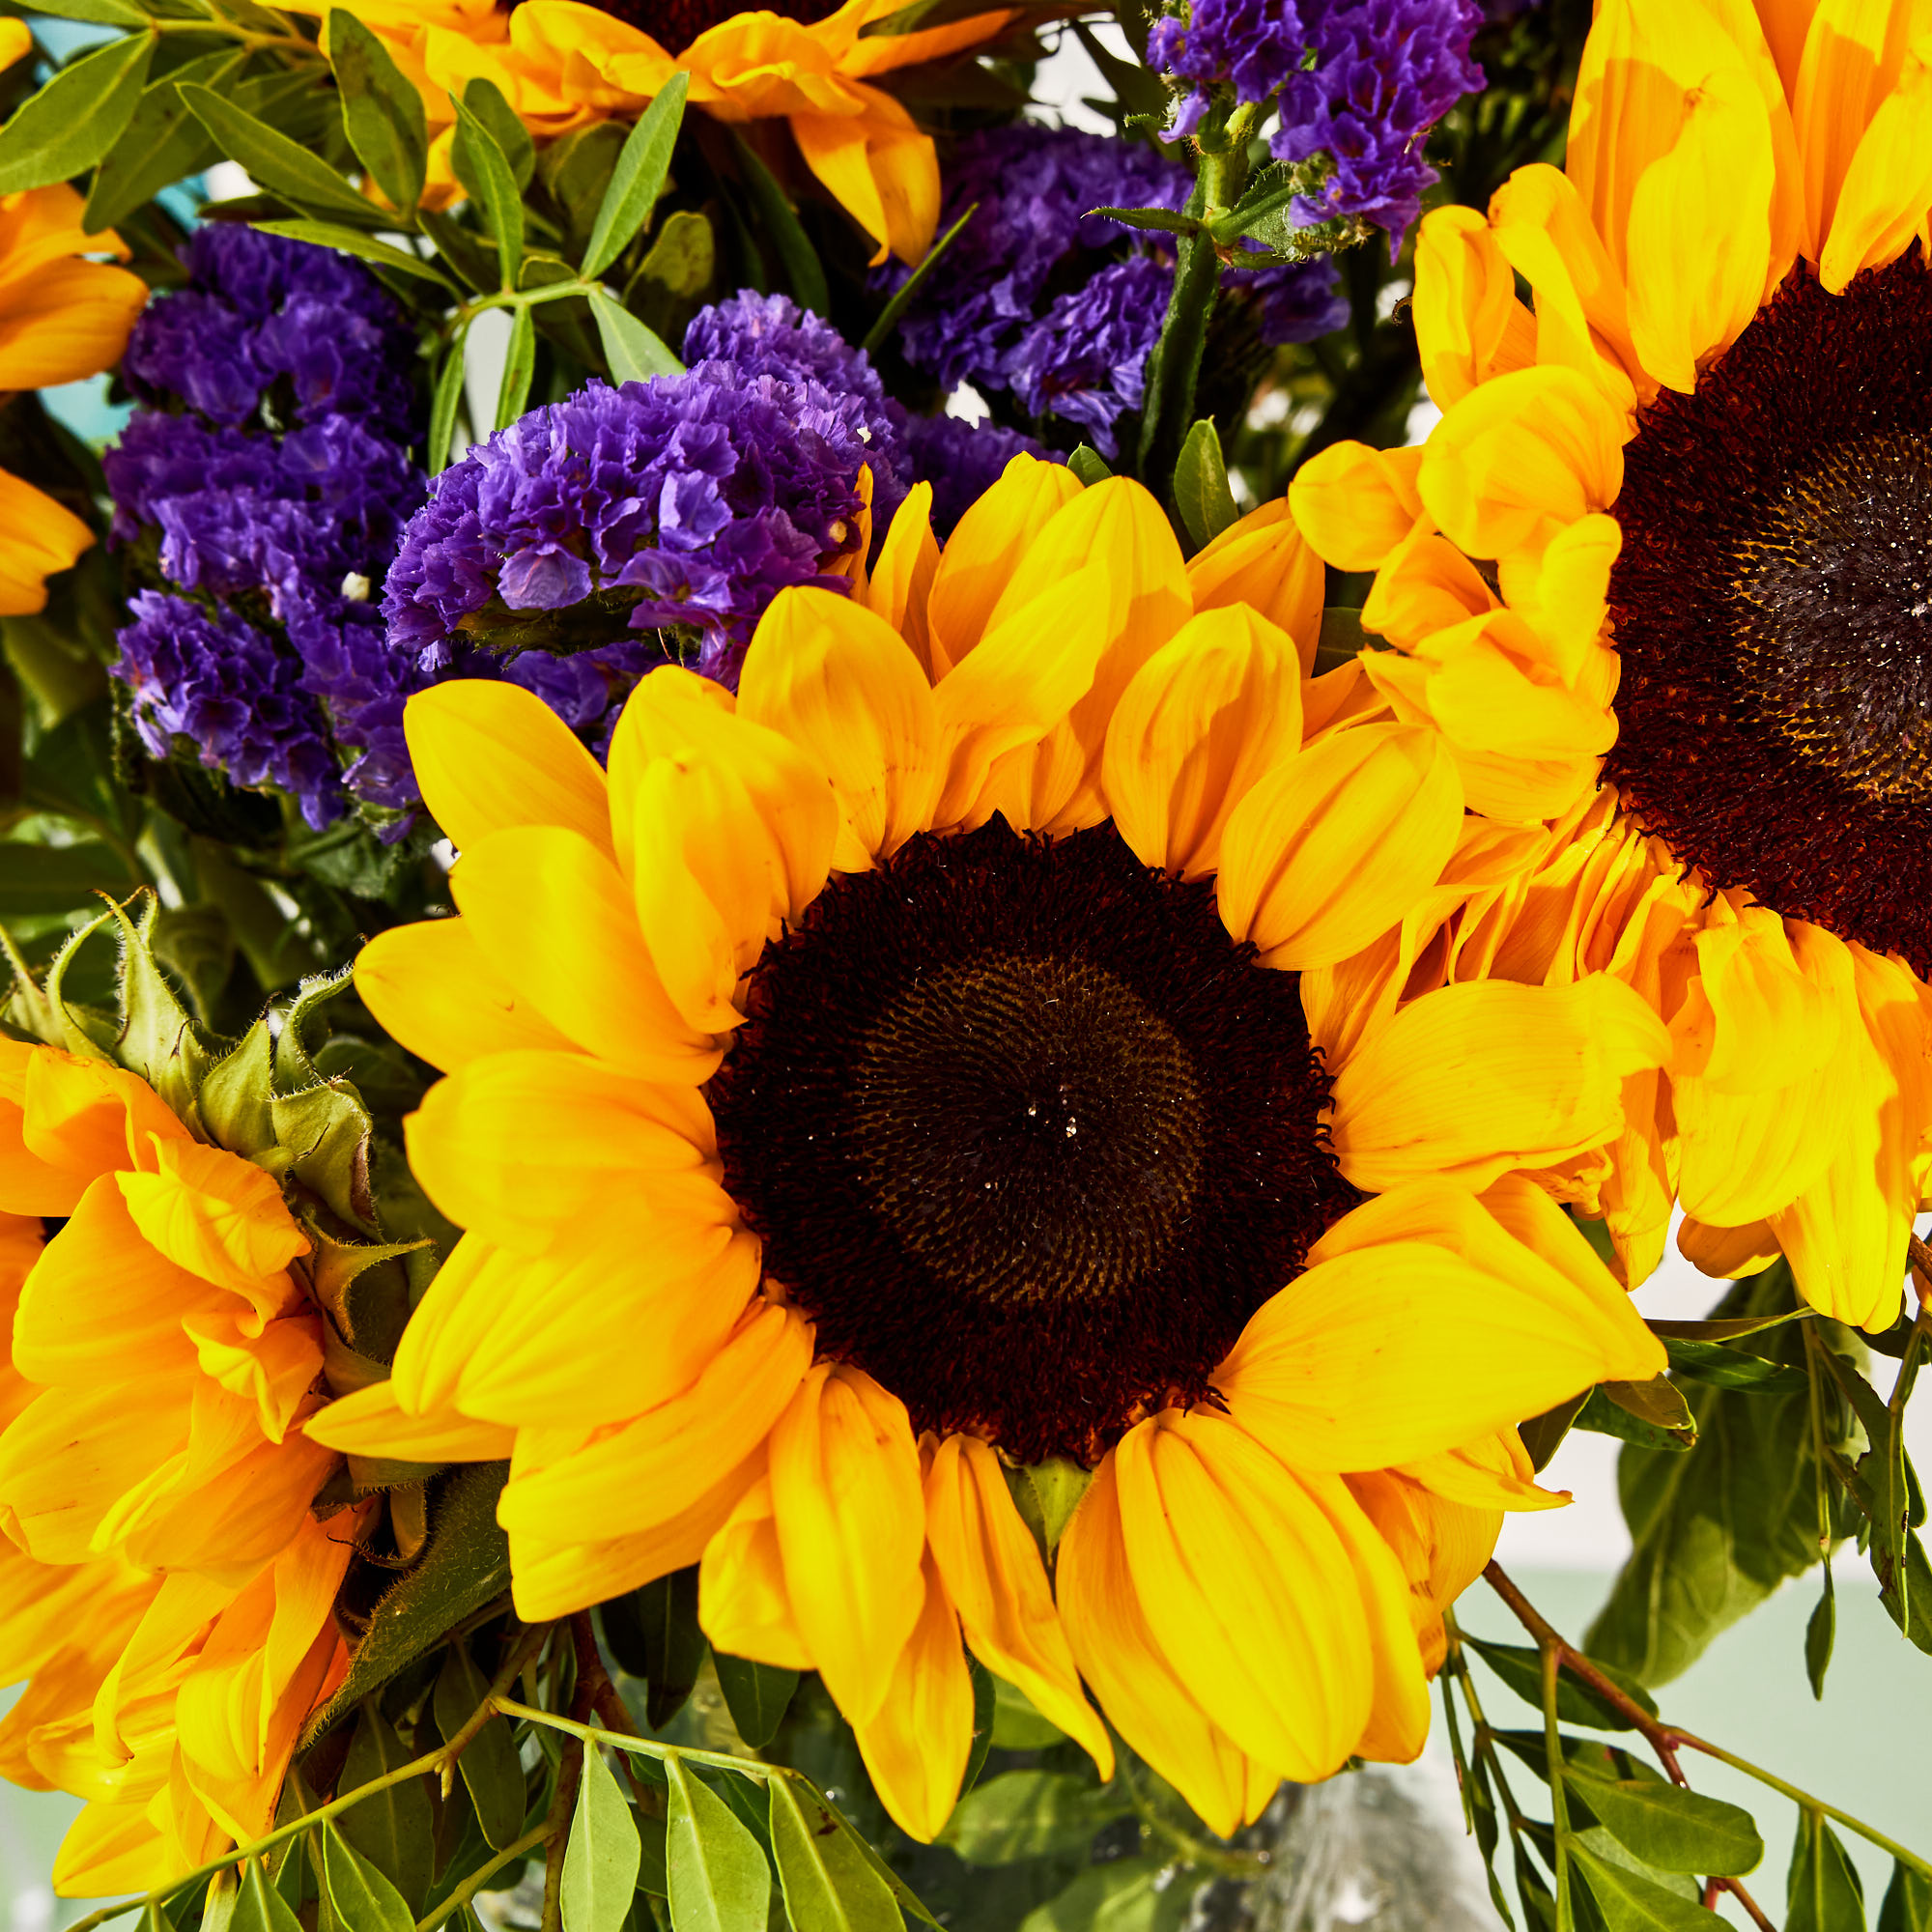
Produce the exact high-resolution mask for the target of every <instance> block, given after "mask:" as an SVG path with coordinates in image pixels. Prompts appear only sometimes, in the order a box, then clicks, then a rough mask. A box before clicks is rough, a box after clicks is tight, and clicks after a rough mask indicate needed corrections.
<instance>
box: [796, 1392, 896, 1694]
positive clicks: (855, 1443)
mask: <svg viewBox="0 0 1932 1932" xmlns="http://www.w3.org/2000/svg"><path fill="white" fill-rule="evenodd" d="M771 1475H772V1501H773V1505H774V1507H775V1510H776V1513H777V1518H778V1536H779V1548H780V1549H781V1551H782V1552H783V1555H784V1567H785V1581H786V1585H787V1587H788V1588H789V1590H790V1592H791V1602H792V1613H793V1615H794V1616H795V1617H796V1619H797V1622H798V1629H799V1634H800V1635H801V1636H802V1637H803V1638H804V1639H805V1642H806V1646H807V1648H808V1649H809V1650H810V1653H811V1656H812V1659H813V1661H814V1662H816V1664H817V1666H818V1670H819V1674H820V1675H821V1676H822V1677H823V1678H824V1679H825V1688H826V1689H827V1690H829V1691H831V1693H832V1695H833V1698H834V1699H835V1700H836V1702H837V1703H838V1708H839V1710H840V1711H842V1712H843V1713H844V1714H845V1717H846V1719H847V1721H848V1722H850V1723H852V1724H854V1725H858V1724H863V1723H867V1722H868V1721H869V1720H870V1719H872V1718H873V1717H874V1716H876V1715H877V1713H878V1710H879V1707H880V1706H881V1705H882V1704H883V1703H884V1702H885V1698H886V1693H887V1691H888V1690H890V1689H891V1688H892V1681H893V1675H894V1671H895V1667H896V1665H897V1662H898V1658H899V1653H900V1652H901V1651H902V1650H904V1648H905V1646H906V1644H907V1642H908V1641H909V1640H910V1639H911V1636H912V1634H913V1631H914V1629H915V1627H916V1626H917V1624H918V1622H919V1618H920V1614H921V1607H922V1603H923V1592H922V1590H921V1587H920V1556H921V1552H922V1550H923V1548H924V1544H925V1505H924V1499H923V1495H922V1493H921V1485H920V1469H919V1451H918V1450H917V1448H915V1447H914V1444H913V1438H912V1428H911V1425H910V1424H909V1423H908V1422H907V1420H906V1413H905V1406H904V1405H903V1404H902V1403H901V1402H900V1401H899V1400H898V1398H897V1397H896V1396H894V1395H891V1394H888V1393H887V1391H886V1390H884V1389H882V1388H881V1387H880V1386H879V1385H878V1383H877V1382H875V1381H874V1380H873V1379H872V1378H871V1377H870V1376H868V1375H866V1374H865V1373H864V1372H863V1371H862V1370H858V1369H849V1368H844V1367H837V1366H834V1365H832V1364H830V1363H820V1364H818V1365H817V1366H816V1367H814V1368H813V1369H812V1370H811V1371H810V1374H809V1375H808V1376H807V1377H806V1378H805V1381H804V1383H803V1385H802V1386H801V1387H800V1389H799V1391H798V1393H797V1395H796V1396H795V1397H794V1398H793V1399H792V1404H791V1406H790V1407H789V1408H788V1409H787V1410H786V1411H785V1413H784V1415H783V1416H782V1417H781V1419H780V1421H779V1423H778V1426H777V1427H776V1428H775V1429H774V1430H773V1431H772V1438H771Z"/></svg>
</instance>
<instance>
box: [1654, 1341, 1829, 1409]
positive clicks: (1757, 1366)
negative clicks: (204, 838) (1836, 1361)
mask: <svg viewBox="0 0 1932 1932" xmlns="http://www.w3.org/2000/svg"><path fill="white" fill-rule="evenodd" d="M1663 1347H1664V1350H1665V1351H1666V1352H1667V1353H1668V1354H1669V1356H1670V1368H1671V1372H1672V1374H1674V1375H1680V1376H1688V1377H1689V1378H1690V1379H1691V1380H1692V1381H1699V1382H1709V1383H1710V1385H1711V1386H1712V1387H1713V1388H1738V1389H1750V1388H1754V1389H1764V1390H1767V1391H1769V1392H1771V1393H1774V1394H1779V1395H1788V1394H1793V1393H1795V1392H1797V1391H1799V1390H1801V1389H1805V1388H1808V1387H1809V1386H1810V1384H1809V1382H1808V1381H1807V1379H1806V1378H1805V1376H1804V1372H1803V1371H1802V1370H1799V1369H1793V1368H1788V1367H1786V1366H1785V1365H1784V1364H1783V1363H1782V1362H1767V1361H1766V1360H1765V1359H1764V1357H1763V1356H1762V1355H1747V1354H1746V1353H1745V1352H1744V1350H1742V1349H1726V1348H1724V1347H1722V1346H1721V1345H1720V1344H1719V1343H1717V1342H1695V1341H1691V1340H1690V1339H1688V1338H1682V1337H1678V1338H1672V1337H1666V1338H1665V1340H1664V1344H1663Z"/></svg>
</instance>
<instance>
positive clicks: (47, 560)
mask: <svg viewBox="0 0 1932 1932" xmlns="http://www.w3.org/2000/svg"><path fill="white" fill-rule="evenodd" d="M0 531H4V532H5V534H4V535H0V617H24V616H30V615H32V614H33V613H34V612H35V611H44V610H45V609H46V605H47V579H48V578H50V577H52V576H53V575H55V573H56V572H58V571H63V570H66V569H67V568H68V567H69V565H71V563H73V562H74V561H76V559H78V558H79V557H80V556H81V555H82V554H83V553H85V552H86V551H88V550H90V549H91V548H92V547H93V544H94V532H93V531H92V530H91V529H89V528H88V526H86V525H85V524H84V523H83V522H82V521H81V520H80V519H79V518H78V517H76V516H75V515H74V513H73V512H72V511H71V510H70V509H69V508H68V507H67V505H66V504H65V503H60V502H56V501H55V500H54V498H53V497H49V496H48V495H47V494H46V492H45V491H44V490H36V489H35V488H34V486H33V485H32V484H31V483H27V482H24V481H22V480H21V478H19V477H18V476H14V475H12V474H10V473H9V472H8V471H7V470H4V469H0Z"/></svg>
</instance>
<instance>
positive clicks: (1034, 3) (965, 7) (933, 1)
mask: <svg viewBox="0 0 1932 1932" xmlns="http://www.w3.org/2000/svg"><path fill="white" fill-rule="evenodd" d="M985 11H986V4H985V0H912V4H911V5H910V6H907V7H901V8H900V9H899V10H898V12H897V13H896V14H887V15H886V17H885V18H884V19H883V20H872V21H868V22H867V24H866V25H865V26H863V27H861V28H860V29H859V38H860V39H861V40H870V39H872V38H874V37H875V36H884V37H889V38H890V37H896V36H897V35H900V34H919V33H923V32H925V31H926V30H927V29H928V28H932V27H950V26H952V24H953V23H954V22H955V21H959V20H970V19H972V18H973V17H974V16H975V15H976V14H984V13H985ZM1014 11H1016V12H1018V13H1020V14H1065V12H1066V7H1065V0H1016V6H1015V10H1014Z"/></svg>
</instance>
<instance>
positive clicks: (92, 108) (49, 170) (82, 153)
mask: <svg viewBox="0 0 1932 1932" xmlns="http://www.w3.org/2000/svg"><path fill="white" fill-rule="evenodd" d="M155 45H156V37H155V36H154V35H153V34H129V35H128V36H127V37H126V38H125V39H122V40H115V41H109V42H107V43H105V44H104V45H101V46H98V47H95V48H94V49H92V50H91V51H90V52H88V53H84V54H82V55H81V56H80V57H79V58H78V59H76V60H74V61H71V62H70V63H69V64H68V65H67V66H66V67H64V68H62V69H61V71H59V72H58V73H57V74H55V75H54V77H53V78H52V79H51V80H50V81H48V82H47V84H46V86H44V87H43V88H42V89H41V91H40V92H39V93H38V94H37V95H35V96H34V97H33V99H31V100H29V101H27V102H26V103H25V104H24V105H22V106H21V107H20V108H19V109H18V110H17V111H16V112H15V114H14V118H13V119H12V120H11V121H9V122H8V123H7V125H6V127H5V128H0V194H15V193H18V192H19V190H20V189H22V188H29V187H43V186H45V185H46V184H47V183H49V182H58V181H66V180H67V179H68V178H69V177H70V176H72V175H77V174H80V173H82V172H83V171H84V170H86V169H88V168H91V167H92V166H93V165H94V164H95V162H96V161H98V160H99V159H100V157H101V156H103V155H105V154H106V153H107V151H108V150H109V149H110V148H112V147H113V146H114V144H115V142H116V141H118V140H119V139H120V138H121V135H122V131H123V130H124V129H125V128H127V126H128V123H129V122H130V121H131V120H132V119H133V118H134V111H135V109H136V107H137V106H138V105H139V104H140V100H141V91H142V88H143V85H144V84H145V82H146V81H147V78H148V69H149V67H150V65H151V64H152V63H153V61H154V58H155Z"/></svg>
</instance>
